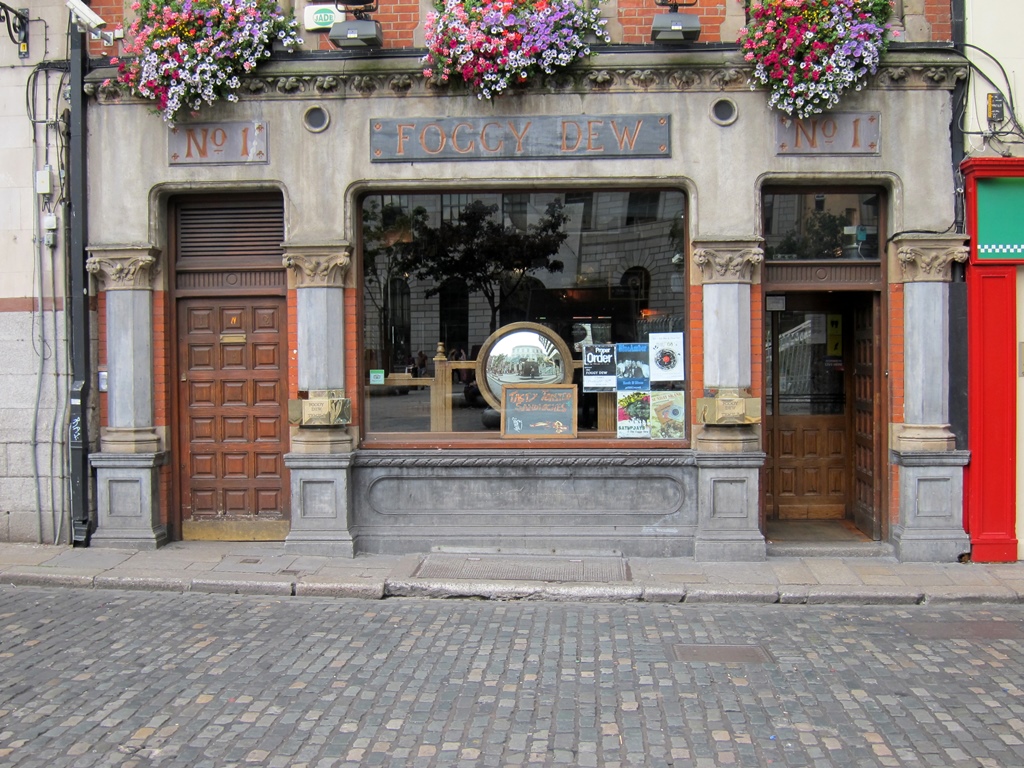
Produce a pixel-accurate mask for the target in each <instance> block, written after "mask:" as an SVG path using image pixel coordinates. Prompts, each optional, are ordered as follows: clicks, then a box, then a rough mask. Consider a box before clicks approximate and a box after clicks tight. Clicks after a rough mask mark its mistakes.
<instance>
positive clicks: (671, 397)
mask: <svg viewBox="0 0 1024 768" xmlns="http://www.w3.org/2000/svg"><path fill="white" fill-rule="evenodd" d="M651 437H652V438H654V439H655V440H683V439H684V438H685V437H686V393H685V392H680V391H677V390H673V391H670V392H651Z"/></svg>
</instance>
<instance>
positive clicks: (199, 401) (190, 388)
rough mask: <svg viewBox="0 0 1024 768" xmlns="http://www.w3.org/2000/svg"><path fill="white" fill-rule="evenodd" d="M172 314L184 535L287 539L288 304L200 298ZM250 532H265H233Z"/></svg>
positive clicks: (277, 300) (274, 299)
mask: <svg viewBox="0 0 1024 768" xmlns="http://www.w3.org/2000/svg"><path fill="white" fill-rule="evenodd" d="M177 306H178V318H177V319H178V372H179V378H180V382H179V396H178V403H179V408H178V414H179V420H180V424H179V430H180V431H179V434H180V440H179V445H180V457H181V458H180V462H181V466H180V468H179V472H178V476H179V478H180V481H179V482H180V488H179V490H180V500H181V508H182V529H183V534H184V535H185V537H186V538H196V537H205V536H203V535H202V533H201V530H202V529H201V527H200V526H201V524H203V523H211V522H219V523H221V524H226V525H220V526H211V528H216V533H215V537H217V538H243V539H247V538H267V535H266V531H267V530H271V531H275V530H276V531H278V532H284V533H286V532H287V520H288V505H289V488H288V476H287V470H286V469H285V466H284V452H285V450H286V446H287V419H286V414H287V374H286V365H285V361H286V333H285V322H286V305H285V300H284V299H283V298H280V297H275V296H267V297H256V298H253V297H241V298H236V297H227V298H212V297H210V298H207V297H203V298H189V299H179V301H178V305H177ZM253 522H265V523H271V525H270V526H263V529H264V531H263V533H262V534H261V533H260V532H259V531H257V530H256V529H255V528H253V527H252V526H251V525H249V528H248V530H247V529H246V526H245V525H241V526H239V527H237V528H236V529H233V528H232V525H231V524H234V523H238V524H243V523H244V524H251V523H253ZM190 523H191V525H190ZM274 523H276V525H274ZM233 530H234V531H235V532H234V533H232V531H233ZM190 533H191V535H190Z"/></svg>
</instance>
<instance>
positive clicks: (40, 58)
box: [0, 0, 68, 542]
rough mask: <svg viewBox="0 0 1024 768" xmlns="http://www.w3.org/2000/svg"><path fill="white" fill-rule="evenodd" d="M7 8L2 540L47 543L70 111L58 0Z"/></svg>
mask: <svg viewBox="0 0 1024 768" xmlns="http://www.w3.org/2000/svg"><path fill="white" fill-rule="evenodd" d="M8 5H14V6H15V7H21V6H31V8H30V10H29V19H30V21H29V57H28V58H27V59H21V58H19V57H18V48H17V46H16V45H15V44H14V43H13V42H11V40H10V39H9V38H8V36H7V31H6V28H4V29H2V30H0V360H3V365H0V392H3V393H4V400H3V405H2V406H0V541H43V542H52V541H54V540H55V533H54V532H55V530H61V529H63V523H66V520H67V515H66V509H67V492H66V489H67V485H66V480H65V472H64V469H63V467H64V465H65V460H64V456H63V450H64V444H63V438H62V436H63V434H64V417H65V410H66V402H67V386H68V375H67V374H68V366H67V347H66V344H65V335H66V329H65V314H64V312H63V311H62V307H63V293H64V270H63V264H64V261H65V253H64V243H63V237H62V234H61V233H62V228H63V222H64V220H65V211H64V206H63V204H62V203H61V200H60V197H61V195H60V189H61V186H60V184H61V177H60V168H61V166H62V162H61V160H60V156H59V149H58V130H59V126H58V123H57V121H58V118H59V116H60V114H61V112H62V111H63V110H64V109H65V108H67V106H68V104H67V101H66V99H65V98H64V93H63V92H62V90H61V84H62V80H64V79H66V73H65V72H63V71H62V70H61V68H60V64H59V62H62V61H63V62H66V60H67V58H68V50H67V45H68V43H67V34H66V32H67V12H66V9H65V7H64V4H63V2H62V0H47V1H44V2H33V3H8ZM44 62H46V63H44ZM30 83H31V84H33V86H34V87H31V88H30ZM26 101H27V102H29V104H31V108H32V109H33V110H34V120H33V119H32V117H30V114H29V107H27V106H26ZM46 164H49V165H50V166H51V168H52V173H51V181H52V186H51V188H52V190H53V191H52V193H51V194H50V195H49V196H42V195H37V194H36V190H35V172H36V170H38V169H42V168H43V167H44V165H46ZM46 213H52V214H54V215H56V217H57V229H56V230H55V231H54V232H53V236H54V242H53V246H52V247H51V246H48V245H46V244H44V243H43V242H41V240H42V237H41V232H40V229H39V228H40V227H41V226H42V225H43V221H42V217H43V216H44V215H45V214H46ZM54 296H56V297H57V299H56V301H55V300H54ZM64 540H65V541H66V537H65V538H64Z"/></svg>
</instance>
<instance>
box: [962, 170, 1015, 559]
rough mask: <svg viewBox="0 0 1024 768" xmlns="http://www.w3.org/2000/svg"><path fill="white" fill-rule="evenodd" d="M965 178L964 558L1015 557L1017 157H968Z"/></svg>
mask: <svg viewBox="0 0 1024 768" xmlns="http://www.w3.org/2000/svg"><path fill="white" fill-rule="evenodd" d="M962 169H963V172H964V177H965V181H966V195H967V217H968V232H969V234H970V237H971V258H970V265H969V266H968V269H967V326H968V366H969V370H968V384H967V386H968V401H969V402H968V419H969V422H970V423H969V427H968V441H969V443H970V445H969V447H970V450H971V462H970V465H969V466H968V467H967V474H966V477H965V483H966V491H967V492H966V494H965V498H966V505H967V509H966V516H965V520H966V523H967V525H966V527H967V531H968V533H969V534H970V536H971V559H972V560H975V561H978V562H998V561H1014V560H1016V559H1017V532H1016V527H1017V502H1016V491H1017V483H1016V473H1017V451H1016V443H1017V440H1016V434H1017V373H1018V372H1017V333H1016V328H1017V300H1016V296H1017V268H1018V266H1024V158H974V159H971V160H967V161H966V162H965V163H964V164H963V166H962Z"/></svg>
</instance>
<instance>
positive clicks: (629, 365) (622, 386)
mask: <svg viewBox="0 0 1024 768" xmlns="http://www.w3.org/2000/svg"><path fill="white" fill-rule="evenodd" d="M615 378H616V388H617V389H618V390H619V391H622V392H639V391H642V390H647V389H650V388H651V363H650V350H649V348H648V345H647V344H619V345H617V346H616V348H615Z"/></svg>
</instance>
